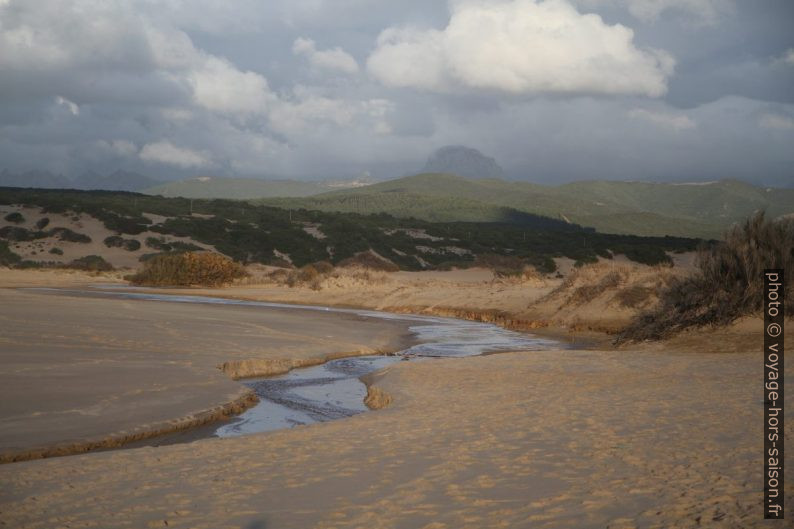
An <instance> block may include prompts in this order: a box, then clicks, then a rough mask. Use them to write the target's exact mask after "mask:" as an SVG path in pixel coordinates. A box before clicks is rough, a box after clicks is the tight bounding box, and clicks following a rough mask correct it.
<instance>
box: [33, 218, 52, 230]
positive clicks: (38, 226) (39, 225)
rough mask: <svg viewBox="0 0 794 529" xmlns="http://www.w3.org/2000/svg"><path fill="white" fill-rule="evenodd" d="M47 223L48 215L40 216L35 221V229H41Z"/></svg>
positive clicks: (48, 221) (47, 224)
mask: <svg viewBox="0 0 794 529" xmlns="http://www.w3.org/2000/svg"><path fill="white" fill-rule="evenodd" d="M49 224H50V219H49V217H42V218H40V219H39V220H37V221H36V229H37V230H43V229H44V228H46V227H47V226H49Z"/></svg>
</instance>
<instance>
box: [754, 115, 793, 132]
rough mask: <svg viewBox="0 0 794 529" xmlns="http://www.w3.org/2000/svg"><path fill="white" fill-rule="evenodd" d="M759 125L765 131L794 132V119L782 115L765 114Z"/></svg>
mask: <svg viewBox="0 0 794 529" xmlns="http://www.w3.org/2000/svg"><path fill="white" fill-rule="evenodd" d="M758 125H759V126H760V127H761V128H764V129H777V130H794V119H792V118H790V117H788V116H781V115H780V114H764V115H763V116H761V118H760V119H759V120H758Z"/></svg>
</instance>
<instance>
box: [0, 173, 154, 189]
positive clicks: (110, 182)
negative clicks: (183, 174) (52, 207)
mask: <svg viewBox="0 0 794 529" xmlns="http://www.w3.org/2000/svg"><path fill="white" fill-rule="evenodd" d="M159 183H161V181H160V180H155V179H154V178H149V177H148V176H144V175H141V174H138V173H132V172H129V171H116V172H114V173H111V174H109V175H104V176H103V175H101V174H99V173H95V172H93V171H91V172H87V173H84V174H82V175H80V176H78V177H77V178H74V179H70V178H67V177H65V176H63V175H54V174H52V173H50V172H49V171H27V172H24V173H12V172H11V171H8V170H7V169H6V170H3V171H2V172H0V186H2V187H32V188H39V189H102V190H106V191H141V190H142V189H146V188H147V187H152V186H154V185H157V184H159Z"/></svg>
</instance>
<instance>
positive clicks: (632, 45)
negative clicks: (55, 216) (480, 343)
mask: <svg viewBox="0 0 794 529" xmlns="http://www.w3.org/2000/svg"><path fill="white" fill-rule="evenodd" d="M792 27H794V2H791V1H790V0H752V1H751V0H401V1H400V2H394V1H389V0H236V1H232V0H128V1H125V0H118V1H109V0H108V1H103V0H71V1H69V0H62V1H61V0H0V169H2V168H8V169H10V170H12V171H23V170H28V169H47V170H50V171H53V172H56V173H63V174H66V175H75V174H78V173H81V172H83V171H86V170H96V171H99V172H107V171H112V170H115V169H118V168H121V169H126V170H133V171H138V172H141V173H144V174H148V175H150V176H155V177H160V178H177V177H185V176H193V175H227V176H232V175H236V176H278V177H290V178H306V179H319V178H338V177H344V176H357V175H360V174H362V173H364V172H369V173H371V174H372V175H373V176H375V177H378V178H386V177H394V176H401V175H403V174H408V173H411V172H415V171H416V170H418V169H419V168H420V167H421V166H422V165H423V163H424V160H425V159H426V158H427V156H428V154H429V153H430V152H431V151H433V150H434V149H436V148H438V147H441V146H444V145H449V144H462V145H467V146H470V147H474V148H477V149H479V150H481V151H482V152H484V153H486V154H488V155H491V156H494V157H495V158H496V159H497V160H498V161H499V163H500V164H501V165H502V166H503V167H504V168H505V170H506V172H507V173H508V174H509V175H510V176H511V177H513V178H520V179H526V180H531V181H537V182H547V183H553V182H565V181H571V180H583V179H594V178H599V179H632V180H674V181H695V180H711V179H718V178H740V179H744V180H748V181H752V182H756V183H763V184H767V185H785V186H794V31H792V29H791V28H792Z"/></svg>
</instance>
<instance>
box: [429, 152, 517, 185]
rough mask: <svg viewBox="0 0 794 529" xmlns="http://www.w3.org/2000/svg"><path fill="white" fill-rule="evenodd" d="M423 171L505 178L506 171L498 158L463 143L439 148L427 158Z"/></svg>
mask: <svg viewBox="0 0 794 529" xmlns="http://www.w3.org/2000/svg"><path fill="white" fill-rule="evenodd" d="M422 172H423V173H448V174H455V175H458V176H464V177H467V178H504V176H505V173H504V171H503V170H502V168H501V167H499V164H498V163H496V160H494V159H493V158H491V157H489V156H485V155H484V154H482V153H481V152H480V151H478V150H477V149H472V148H469V147H464V146H462V145H448V146H446V147H442V148H440V149H438V150H437V151H436V152H434V153H433V154H431V155H430V158H428V159H427V163H425V167H424V169H422Z"/></svg>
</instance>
